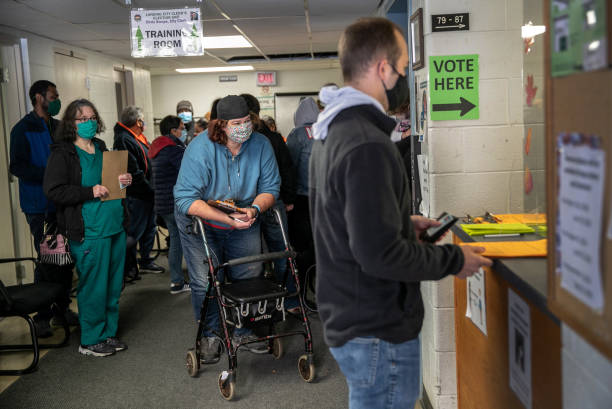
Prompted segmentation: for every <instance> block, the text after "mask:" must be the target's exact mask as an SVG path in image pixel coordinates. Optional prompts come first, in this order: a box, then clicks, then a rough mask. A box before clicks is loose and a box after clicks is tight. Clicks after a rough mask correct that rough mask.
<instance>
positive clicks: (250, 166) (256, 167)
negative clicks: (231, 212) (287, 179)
mask: <svg viewBox="0 0 612 409" xmlns="http://www.w3.org/2000/svg"><path fill="white" fill-rule="evenodd" d="M279 191H280V176H279V173H278V165H277V164H276V159H275V158H274V150H273V149H272V145H270V142H269V141H268V138H266V137H265V136H264V135H262V134H260V133H258V132H253V134H251V137H250V138H249V139H248V140H247V141H246V142H244V143H243V144H242V146H241V148H240V152H238V155H236V156H232V154H231V152H230V151H229V149H227V147H226V146H224V145H219V144H218V143H214V142H212V141H211V140H210V139H209V138H208V132H207V131H206V132H204V133H202V135H200V136H199V137H198V138H195V139H194V140H193V141H192V142H191V143H190V144H189V145H188V146H187V150H186V151H185V155H184V156H183V162H182V163H181V170H180V171H179V175H178V179H177V181H176V185H175V186H174V203H175V204H176V207H177V210H178V211H179V212H180V213H183V214H187V211H188V210H189V207H190V206H191V204H192V203H193V202H195V201H196V200H198V199H201V200H204V201H206V200H227V199H232V200H234V201H235V202H236V205H238V206H240V207H243V206H249V205H251V203H253V200H254V199H255V197H256V196H257V195H259V194H261V193H270V194H272V195H273V196H274V198H275V199H276V198H278V193H279ZM216 223H218V222H216Z"/></svg>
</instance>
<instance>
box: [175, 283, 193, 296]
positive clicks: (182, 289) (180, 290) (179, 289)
mask: <svg viewBox="0 0 612 409" xmlns="http://www.w3.org/2000/svg"><path fill="white" fill-rule="evenodd" d="M185 291H191V287H189V284H187V283H184V284H183V285H180V284H170V294H179V293H184V292H185Z"/></svg>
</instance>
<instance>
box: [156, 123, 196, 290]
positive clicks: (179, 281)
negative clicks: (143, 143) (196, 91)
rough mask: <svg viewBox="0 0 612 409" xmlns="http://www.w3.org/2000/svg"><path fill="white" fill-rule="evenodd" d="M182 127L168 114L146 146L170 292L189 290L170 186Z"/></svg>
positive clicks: (179, 155)
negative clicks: (165, 248) (164, 243)
mask: <svg viewBox="0 0 612 409" xmlns="http://www.w3.org/2000/svg"><path fill="white" fill-rule="evenodd" d="M184 129H185V125H184V124H183V121H181V119H180V118H179V117H176V116H172V115H168V116H167V117H165V118H164V119H162V120H161V122H160V124H159V130H160V131H161V133H162V136H160V137H158V138H156V139H155V140H154V141H153V143H152V144H151V149H149V158H151V161H152V162H153V190H154V191H155V213H156V214H158V215H159V216H160V217H161V218H162V219H164V222H165V223H166V228H167V229H168V233H169V234H170V243H169V249H168V266H169V267H170V294H178V293H182V292H185V291H191V289H190V288H189V284H187V283H185V277H184V275H183V267H182V264H183V249H182V247H181V239H180V236H179V231H178V227H177V225H176V220H175V219H174V193H173V189H174V185H175V184H176V178H177V177H178V173H179V170H180V169H181V161H182V160H183V154H184V153H185V144H184V143H183V142H182V141H181V139H180V136H181V135H182V133H183V130H184Z"/></svg>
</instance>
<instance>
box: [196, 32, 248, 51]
mask: <svg viewBox="0 0 612 409" xmlns="http://www.w3.org/2000/svg"><path fill="white" fill-rule="evenodd" d="M249 47H253V46H252V45H251V43H249V42H248V41H247V40H246V38H244V37H243V36H241V35H235V36H210V37H207V36H204V49H205V50H206V49H211V48H249Z"/></svg>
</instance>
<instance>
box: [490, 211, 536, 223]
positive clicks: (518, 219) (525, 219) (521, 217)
mask: <svg viewBox="0 0 612 409" xmlns="http://www.w3.org/2000/svg"><path fill="white" fill-rule="evenodd" d="M495 217H497V218H499V219H500V220H501V223H523V224H544V223H546V213H536V214H530V213H517V214H496V215H495Z"/></svg>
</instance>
